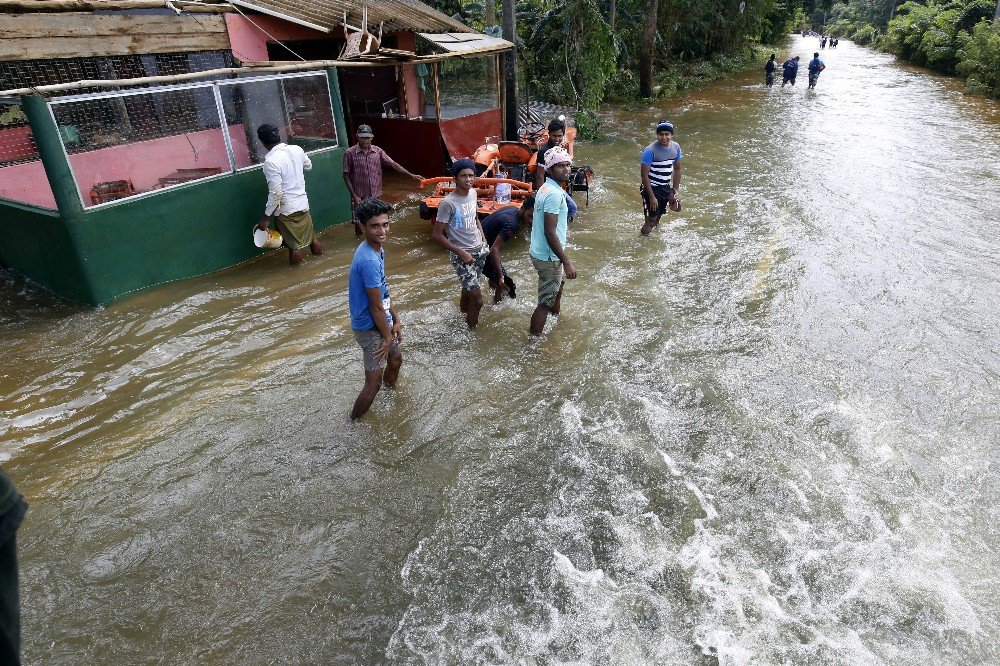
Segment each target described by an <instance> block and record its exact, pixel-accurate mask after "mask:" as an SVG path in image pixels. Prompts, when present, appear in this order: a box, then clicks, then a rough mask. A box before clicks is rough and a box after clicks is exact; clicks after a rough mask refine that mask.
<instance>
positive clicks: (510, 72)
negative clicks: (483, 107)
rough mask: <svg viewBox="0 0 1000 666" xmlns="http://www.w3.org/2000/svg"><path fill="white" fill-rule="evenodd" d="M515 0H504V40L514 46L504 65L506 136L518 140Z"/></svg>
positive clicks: (507, 54)
mask: <svg viewBox="0 0 1000 666" xmlns="http://www.w3.org/2000/svg"><path fill="white" fill-rule="evenodd" d="M515 16H516V15H515V13H514V0H503V38H504V39H506V40H507V41H508V42H510V43H512V44H514V46H513V47H512V48H511V50H510V51H507V52H506V53H504V55H503V63H504V91H505V94H504V135H505V138H506V139H507V140H509V141H516V140H517V25H516V19H515Z"/></svg>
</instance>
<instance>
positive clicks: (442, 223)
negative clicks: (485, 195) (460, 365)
mask: <svg viewBox="0 0 1000 666" xmlns="http://www.w3.org/2000/svg"><path fill="white" fill-rule="evenodd" d="M451 173H452V176H453V177H454V178H455V189H454V191H452V192H449V193H448V195H447V196H446V197H445V198H444V199H443V200H442V201H441V203H440V204H439V205H438V210H437V220H436V221H435V222H434V232H433V233H432V234H431V238H433V239H434V242H435V243H437V244H438V245H440V246H441V247H443V248H444V249H446V250H448V252H450V253H451V265H452V266H454V267H455V273H456V274H457V275H458V281H459V283H460V284H461V285H462V297H461V301H459V308H461V310H462V312H464V313H465V323H467V324H468V325H469V328H475V327H476V325H477V324H478V323H479V311H480V310H482V309H483V292H482V289H480V287H479V281H480V280H481V279H482V277H483V267H484V266H485V265H486V260H487V259H489V257H490V248H489V246H488V245H487V244H486V235H485V234H484V233H483V227H482V225H481V224H479V218H478V217H477V216H476V210H477V208H478V201H477V199H476V190H474V189H473V188H472V179H473V178H475V177H476V163H475V162H473V161H472V160H470V159H469V158H468V157H465V158H463V159H460V160H458V161H457V162H455V163H454V164H453V165H452V166H451Z"/></svg>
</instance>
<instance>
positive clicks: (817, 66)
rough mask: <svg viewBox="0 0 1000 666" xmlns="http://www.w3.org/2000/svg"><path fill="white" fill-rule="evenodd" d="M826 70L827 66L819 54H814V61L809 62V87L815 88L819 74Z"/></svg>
mask: <svg viewBox="0 0 1000 666" xmlns="http://www.w3.org/2000/svg"><path fill="white" fill-rule="evenodd" d="M824 69H826V65H825V64H823V61H822V60H820V59H819V53H813V59H812V60H810V61H809V87H810V88H815V87H816V81H817V79H819V73H820V72H822V71H823V70H824Z"/></svg>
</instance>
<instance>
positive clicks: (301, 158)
mask: <svg viewBox="0 0 1000 666" xmlns="http://www.w3.org/2000/svg"><path fill="white" fill-rule="evenodd" d="M310 169H312V162H311V161H310V160H309V156H308V155H306V152H305V151H304V150H302V149H301V148H299V147H298V146H289V145H287V144H284V143H279V144H278V145H277V146H275V147H274V148H272V149H271V150H269V151H267V155H265V156H264V178H266V179H267V204H266V205H265V206H264V214H265V215H275V214H277V215H288V214H289V213H297V212H299V211H302V210H309V198H308V197H306V177H305V173H304V172H305V171H309V170H310Z"/></svg>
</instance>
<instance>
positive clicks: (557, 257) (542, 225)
mask: <svg viewBox="0 0 1000 666" xmlns="http://www.w3.org/2000/svg"><path fill="white" fill-rule="evenodd" d="M560 131H561V132H562V134H560ZM549 132H550V134H549V143H548V144H546V145H545V146H544V147H542V148H540V149H539V158H538V162H537V164H538V168H537V169H536V172H537V173H538V176H537V180H536V182H538V181H541V182H540V184H539V185H538V186H537V187H536V188H535V190H534V192H533V193H532V194H531V195H528V196H526V197H525V198H524V199H523V201H522V203H521V205H520V207H514V206H508V207H504V208H501V209H500V210H498V211H496V212H495V213H493V214H491V215H489V216H487V217H486V218H485V219H483V220H482V221H480V220H479V217H478V215H477V211H478V200H477V193H476V189H475V188H474V187H473V181H474V179H475V177H476V165H475V162H473V161H472V160H471V159H469V158H463V159H459V160H456V161H455V162H454V163H453V164H452V165H451V175H452V177H453V179H454V183H455V189H454V190H453V191H452V192H449V193H448V194H447V196H445V198H444V199H443V200H442V201H441V203H440V204H439V206H438V210H437V216H436V219H435V221H434V229H433V232H432V234H431V237H432V239H433V240H434V242H435V243H436V244H437V245H439V246H440V247H442V248H443V249H445V250H447V251H448V253H449V256H450V259H451V265H452V267H453V269H454V271H455V275H456V277H457V278H458V281H459V284H460V288H461V295H460V298H459V308H460V309H461V311H462V312H463V313H464V314H465V321H466V324H467V325H468V326H469V327H470V328H475V326H476V325H477V324H478V323H479V315H480V312H481V310H482V307H483V294H482V284H481V283H482V279H483V276H484V275H485V276H486V279H487V281H488V284H489V288H490V289H491V290H492V292H493V302H494V303H499V302H500V301H502V300H503V299H504V298H505V297H506V296H511V297H514V296H515V289H516V284H515V283H514V280H513V279H512V278H511V276H510V274H509V273H508V272H507V270H506V268H505V267H504V265H503V262H502V261H501V258H500V251H501V249H502V248H503V247H504V244H505V243H507V242H509V241H510V240H511V239H512V238H513V237H514V235H515V234H516V233H518V232H519V231H520V229H521V228H522V227H524V226H530V228H531V231H530V244H529V248H528V254H529V258H530V260H531V263H532V265H533V266H534V268H535V271H536V273H537V274H538V301H537V305H536V307H535V309H534V311H533V312H532V314H531V320H530V324H529V333H530V334H531V335H533V336H538V335H541V334H542V330H543V329H544V327H545V323H546V321H547V320H548V317H549V315H553V316H555V315H558V314H559V312H560V308H561V303H562V295H563V290H564V288H565V284H566V280H573V279H575V278H576V276H577V271H576V267H575V266H574V265H573V263H572V261H571V260H570V258H569V256H568V254H567V251H566V236H567V229H568V223H569V220H570V219H571V218H572V217H573V215H574V213H575V211H576V205H575V203H574V202H573V199H572V197H571V196H570V195H569V193H568V192H567V190H566V187H565V186H566V183H567V181H568V180H569V178H570V173H571V168H572V164H573V158H572V156H571V155H570V154H569V152H568V151H567V150H566V149H565V148H564V147H563V145H562V136H563V135H564V133H565V125H564V124H563V123H562V122H561V121H553V123H551V124H550V126H549ZM675 132H676V129H675V127H674V125H673V123H671V122H669V121H666V120H663V121H660V122H659V123H658V124H657V126H656V140H655V141H653V142H652V143H651V144H649V145H648V146H647V147H646V148H645V149H644V150H643V152H642V156H641V159H640V188H639V189H640V196H641V199H642V203H643V211H644V218H643V225H642V228H641V229H640V233H641V234H642V235H644V236H648V235H649V234H650V232H651V231H652V230H653V228H655V227H656V226H657V225H658V224H659V222H660V218H661V217H662V216H663V215H664V214H665V213H666V211H667V209H668V208H669V209H670V210H674V211H680V210H681V203H680V200H679V199H678V198H677V189H678V188H679V186H680V180H681V163H680V160H681V157H682V152H681V147H680V145H679V144H678V143H677V142H676V141H674V139H673V137H674V133H675ZM257 135H258V137H259V138H260V139H261V142H262V143H264V145H265V147H267V149H268V153H267V155H266V156H265V159H264V174H265V177H266V179H267V182H268V202H267V205H266V208H265V216H264V217H263V218H262V219H261V221H260V223H259V226H260V228H262V229H266V228H267V226H268V223H269V219H270V218H271V217H273V218H274V222H275V225H276V226H277V227H278V229H279V231H281V233H282V235H283V236H285V238H286V242H287V243H288V246H289V252H290V255H289V256H290V261H291V263H293V264H294V263H298V261H301V259H302V249H303V248H305V247H310V248H311V249H312V251H313V253H314V254H320V253H322V251H323V249H322V247H321V246H320V245H319V243H318V241H316V239H315V234H314V233H313V228H312V220H311V218H310V217H309V209H308V199H307V198H306V196H305V184H304V176H303V171H304V170H308V169H309V168H311V163H310V161H309V158H308V156H307V155H305V153H304V152H303V151H302V149H301V148H299V147H297V146H288V145H286V144H284V143H281V141H280V137H277V135H278V131H277V129H276V128H275V127H274V126H272V125H262V126H261V127H260V128H258V132H257ZM365 135H367V136H365ZM276 137H277V138H276ZM358 138H359V141H358V146H352V147H351V148H350V149H349V150H348V151H346V153H345V157H344V178H345V181H346V182H347V184H348V189H349V191H350V193H351V197H352V203H353V204H354V205H353V206H352V208H353V218H354V222H355V225H356V228H357V230H358V233H359V234H361V235H363V237H364V238H363V241H362V242H361V243H360V244H359V245H358V247H357V249H356V250H355V252H354V257H353V259H352V261H351V267H350V271H349V275H348V290H347V291H348V304H349V308H350V321H351V329H352V331H353V333H354V337H355V340H356V341H357V343H358V345H359V346H360V347H361V351H362V357H363V363H364V370H365V383H364V387H363V388H362V390H361V393H360V394H359V395H358V397H357V399H356V400H355V402H354V406H353V408H352V410H351V418H358V417H360V416H362V415H363V414H364V413H366V412H367V411H368V409H369V408H370V407H371V405H372V402H373V401H374V400H375V396H376V395H377V394H378V392H379V390H380V388H381V386H382V385H383V383H384V384H385V385H386V386H389V387H390V388H391V387H394V386H395V384H396V380H397V378H398V377H399V370H400V367H401V365H402V362H403V356H402V353H401V351H400V344H401V343H402V341H403V323H402V320H401V318H400V315H399V312H398V311H397V310H396V306H395V304H394V303H393V301H392V297H391V295H390V291H389V285H388V281H387V279H386V273H385V243H386V240H387V238H388V233H389V226H390V214H391V213H392V211H393V207H392V205H390V204H389V203H386V202H385V201H383V200H382V199H381V198H380V195H381V183H382V176H381V168H382V166H383V165H384V166H389V167H391V168H394V169H395V170H396V171H399V172H400V173H403V174H405V175H409V176H411V177H413V178H415V179H420V176H417V175H415V174H411V173H410V172H409V171H406V170H405V169H404V168H403V167H401V166H399V165H398V164H396V163H395V162H394V161H392V159H391V158H389V157H388V155H386V154H385V152H384V151H382V150H381V149H380V148H379V149H377V151H376V147H374V146H372V145H371V139H372V132H371V128H369V127H367V126H365V125H362V126H360V127H359V131H358ZM363 140H365V141H364V142H362V141H363ZM549 144H552V145H549ZM355 148H357V150H355ZM362 194H364V195H367V196H361V195H362Z"/></svg>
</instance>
